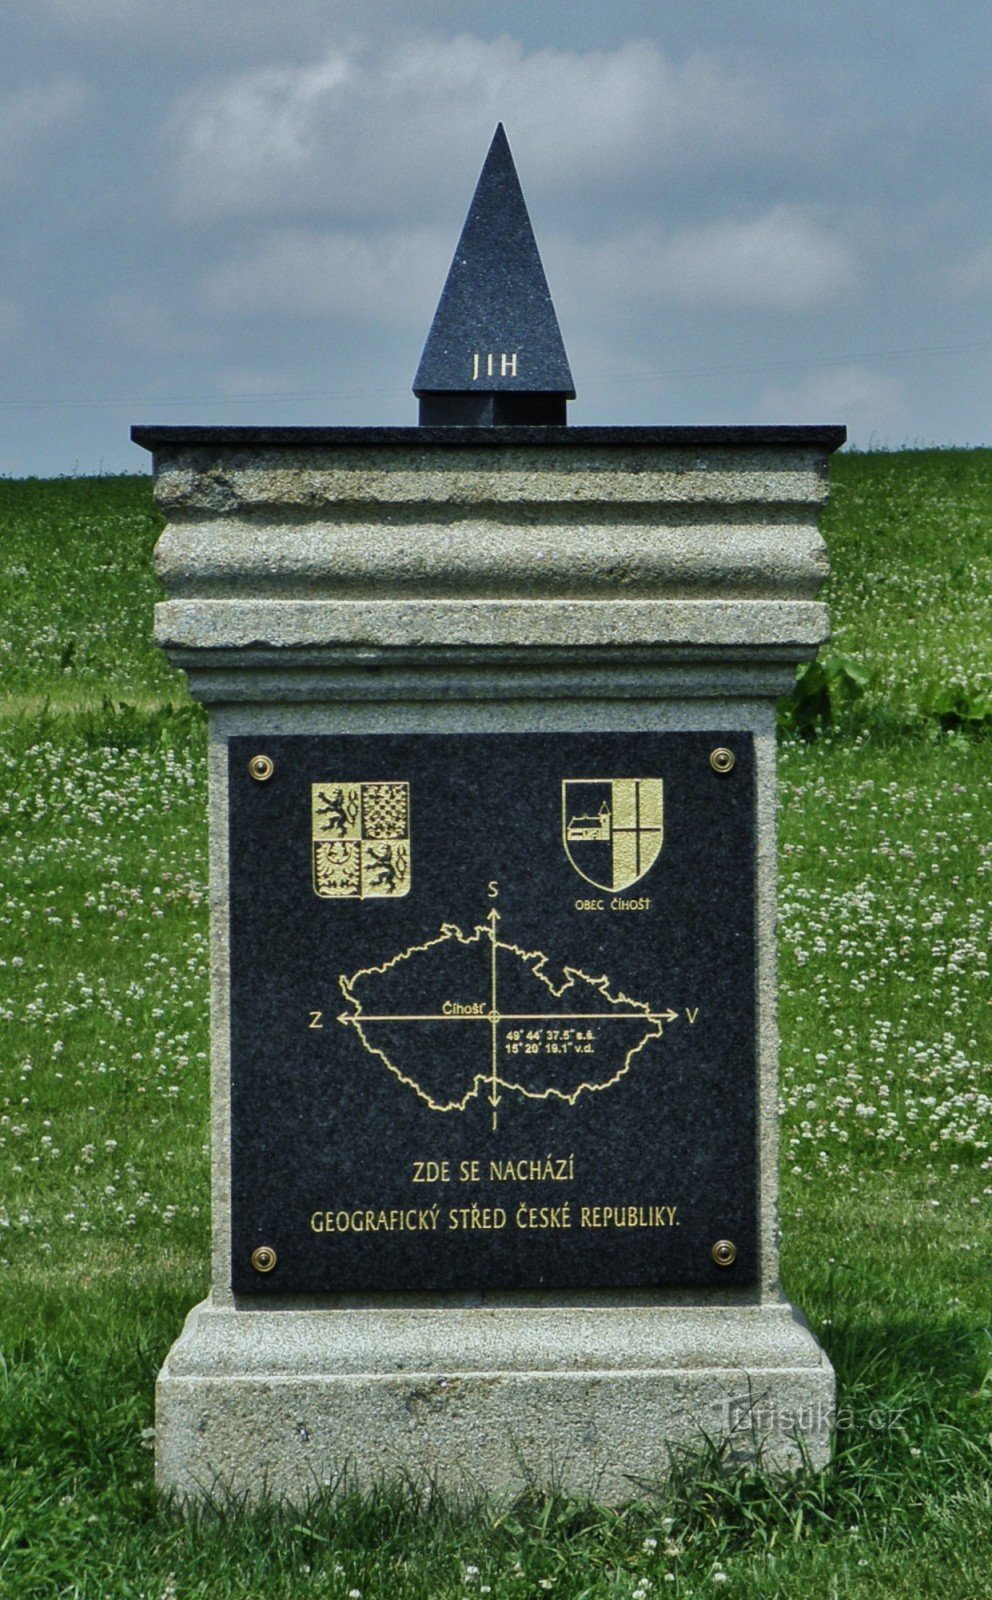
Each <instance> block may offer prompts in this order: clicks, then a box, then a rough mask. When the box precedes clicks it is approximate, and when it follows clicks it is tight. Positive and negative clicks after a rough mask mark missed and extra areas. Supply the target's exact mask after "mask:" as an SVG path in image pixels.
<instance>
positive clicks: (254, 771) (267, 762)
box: [248, 756, 276, 783]
mask: <svg viewBox="0 0 992 1600" xmlns="http://www.w3.org/2000/svg"><path fill="white" fill-rule="evenodd" d="M275 770H276V764H275V762H274V761H273V759H272V757H271V756H252V758H251V760H250V761H249V763H248V771H249V772H250V773H251V775H252V777H253V778H255V779H257V781H258V782H259V783H264V782H265V780H266V778H271V776H272V774H273V773H274V772H275Z"/></svg>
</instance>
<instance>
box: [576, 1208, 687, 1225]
mask: <svg viewBox="0 0 992 1600" xmlns="http://www.w3.org/2000/svg"><path fill="white" fill-rule="evenodd" d="M677 1212H678V1206H582V1207H581V1209H580V1212H579V1226H580V1227H582V1228H678V1227H680V1226H681V1224H680V1223H679V1220H678V1216H677Z"/></svg>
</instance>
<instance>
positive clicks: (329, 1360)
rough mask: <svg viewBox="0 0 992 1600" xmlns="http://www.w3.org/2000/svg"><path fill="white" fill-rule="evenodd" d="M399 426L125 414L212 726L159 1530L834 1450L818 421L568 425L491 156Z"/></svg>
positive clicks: (625, 1478)
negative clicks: (370, 1500) (790, 1044)
mask: <svg viewBox="0 0 992 1600" xmlns="http://www.w3.org/2000/svg"><path fill="white" fill-rule="evenodd" d="M414 387H415V392H416V393H417V395H418V396H419V398H420V407H421V413H420V426H418V427H404V428H324V427H307V428H304V427H294V428H218V427H211V428H197V427H178V428H177V427H171V428H170V427H140V428H135V429H134V430H133V437H134V438H135V439H136V440H137V441H138V442H139V443H141V444H143V445H146V446H147V447H148V448H149V449H151V450H152V451H153V452H154V457H155V478H156V495H157V499H158V503H159V505H160V506H161V508H162V510H163V511H164V512H165V515H166V518H167V527H166V529H165V532H164V533H163V535H162V538H161V541H160V543H159V547H158V566H159V572H160V575H161V578H162V581H163V584H164V586H165V590H166V594H167V599H166V600H165V601H164V602H163V603H162V604H161V605H160V606H159V607H158V611H157V622H156V629H157V637H158V640H159V642H160V643H161V645H162V646H163V648H164V649H165V650H166V652H167V654H168V656H169V659H170V660H171V661H173V662H174V663H176V664H177V665H179V666H181V667H182V668H184V669H185V671H186V672H187V673H188V674H189V680H190V685H191V688H192V692H193V694H194V695H195V696H196V697H197V698H199V699H200V700H201V701H203V702H204V703H205V704H206V705H207V707H208V709H209V713H210V831H211V888H210V894H211V916H212V930H213V931H212V938H213V959H212V986H213V988H212V1057H213V1066H212V1071H213V1089H212V1105H213V1130H212V1133H213V1240H214V1245H213V1275H212V1288H211V1292H210V1295H209V1298H208V1299H207V1300H206V1301H204V1302H203V1304H202V1305H199V1306H197V1307H195V1308H194V1309H193V1310H192V1311H191V1312H190V1315H189V1318H188V1320H187V1323H186V1326H185V1328H184V1330H183V1332H182V1334H181V1335H180V1337H179V1339H178V1340H177V1342H176V1344H175V1345H174V1347H173V1349H172V1350H171V1352H170V1354H169V1356H168V1359H167V1361H166V1363H165V1366H164V1367H163V1369H162V1373H161V1375H160V1377H159V1383H158V1392H157V1432H156V1450H157V1470H158V1481H159V1484H160V1486H161V1487H162V1488H163V1489H164V1490H168V1491H171V1492H173V1493H174V1494H176V1495H177V1496H178V1497H180V1498H181V1499H185V1500H195V1499H197V1498H198V1497H202V1496H208V1495H224V1494H228V1493H230V1494H234V1495H237V1496H239V1497H247V1498H248V1499H249V1500H251V1499H254V1498H257V1497H259V1496H261V1495H264V1494H269V1495H273V1496H277V1497H282V1498H285V1499H288V1500H291V1501H298V1502H299V1501H304V1500H305V1499H306V1498H307V1497H308V1496H309V1495H311V1494H313V1493H314V1492H317V1491H319V1490H321V1489H322V1488H323V1487H325V1486H328V1485H337V1484H339V1483H341V1482H342V1481H347V1482H350V1483H352V1484H354V1483H358V1484H370V1483H372V1482H375V1481H380V1480H382V1479H390V1478H397V1479H398V1478H402V1479H403V1480H405V1481H410V1480H415V1481H416V1480H420V1481H425V1482H426V1481H431V1482H435V1483H439V1484H441V1485H443V1486H445V1487H447V1488H449V1489H452V1490H455V1491H457V1490H460V1489H469V1490H472V1491H476V1490H478V1489H480V1488H481V1489H483V1490H486V1491H488V1492H491V1493H493V1494H496V1495H504V1494H507V1493H512V1492H514V1491H515V1490H517V1489H520V1488H522V1487H523V1486H524V1485H527V1484H533V1483H538V1484H542V1483H543V1484H547V1485H550V1484H552V1483H553V1484H555V1485H558V1486H561V1487H564V1488H566V1489H567V1490H569V1491H570V1492H573V1493H577V1494H588V1495H592V1496H595V1497H598V1498H600V1499H602V1500H606V1501H618V1500H622V1499H624V1498H625V1497H628V1496H630V1495H632V1494H634V1493H636V1492H638V1490H639V1489H641V1488H643V1486H644V1485H645V1484H649V1483H651V1482H653V1481H656V1480H658V1479H659V1478H660V1477H662V1476H663V1475H664V1474H665V1472H666V1469H667V1468H668V1465H669V1462H670V1455H671V1451H672V1450H673V1448H676V1447H678V1446H685V1445H690V1446H691V1445H692V1444H694V1443H696V1442H699V1441H701V1440H702V1439H703V1438H704V1437H706V1438H709V1439H717V1440H720V1439H724V1438H727V1437H728V1436H729V1438H730V1440H731V1448H732V1449H733V1450H734V1451H735V1452H739V1453H740V1454H741V1455H742V1456H747V1457H751V1458H753V1457H754V1456H756V1455H759V1454H760V1456H761V1458H762V1459H763V1460H764V1461H765V1462H767V1463H769V1464H771V1465H773V1466H776V1467H781V1468H784V1469H785V1468H791V1467H795V1466H796V1465H798V1464H799V1463H800V1462H801V1461H802V1460H803V1459H809V1460H811V1461H812V1462H813V1463H815V1464H820V1463H822V1462H823V1461H824V1460H825V1459H826V1457H827V1453H828V1450H829V1438H830V1421H831V1414H832V1407H833V1400H834V1380H833V1372H832V1369H831V1366H830V1363H829V1361H828V1360H827V1358H826V1356H825V1355H824V1353H823V1351H822V1350H821V1349H820V1347H819V1345H818V1344H817V1342H816V1340H815V1339H814V1338H813V1337H812V1335H811V1334H810V1332H809V1330H808V1329H807V1327H806V1325H805V1323H804V1321H803V1319H802V1317H801V1315H800V1314H799V1313H798V1312H797V1311H796V1310H795V1309H794V1308H793V1307H792V1306H791V1305H790V1304H789V1303H788V1301H787V1300H785V1299H784V1298H783V1295H782V1291H781V1288H780V1285H779V1268H778V1260H779V1257H778V1230H777V1221H776V1190H777V1164H778V1127H777V1105H776V1050H777V1036H776V1024H775V702H776V699H777V697H778V696H780V695H781V694H782V693H783V692H785V691H786V690H787V689H788V688H789V686H790V684H791V682H792V678H793V673H794V669H795V666H796V663H797V662H798V661H800V660H803V659H807V658H809V657H810V656H811V655H812V654H813V653H814V652H815V651H816V648H817V646H818V645H819V644H820V643H821V641H822V640H823V639H824V638H825V637H826V633H827V618H826V613H825V608H824V607H823V606H822V605H821V604H820V603H818V601H817V598H816V596H817V591H818V589H819V588H820V585H821V583H822V582H823V579H824V576H825V573H826V556H825V552H824V547H823V544H822V541H821V539H820V537H819V534H818V531H817V520H818V514H819V510H820V507H821V505H822V503H823V501H824V499H825V497H826V492H827V490H826V469H827V461H828V457H829V454H830V452H831V451H833V450H834V449H835V448H836V447H837V446H838V445H839V444H840V443H841V442H842V440H843V437H844V432H843V429H840V428H836V427H781V428H768V427H760V428H757V427H736V428H715V427H713V428H699V427H695V428H689V427H618V428H613V427H595V428H588V427H587V428H571V427H568V426H567V425H566V420H565V408H566V404H567V401H568V400H569V399H570V398H571V397H572V396H573V395H574V387H573V384H572V377H571V372H570V370H569V365H568V361H567V358H566V356H565V350H564V345H563V343H562V339H561V334H560V332H559V328H558V322H557V319H556V317H555V313H554V308H553V306H552V302H551V297H550V295H549V292H548V286H547V283H546V281H545V277H544V272H543V269H542V267H541V263H540V258H539V256H538V252H537V247H536V245H535V242H534V236H533V233H532V231H531V226H530V221H529V218H528V215H527V209H526V206H525V204H524V201H523V197H522V195H521V192H520V187H519V184H518V181H517V176H516V172H515V170H514V166H513V161H512V158H511V156H510V152H509V147H508V145H507V143H506V138H505V135H504V134H503V131H502V129H499V130H498V131H497V134H496V137H495V139H494V141H493V145H492V148H491V150H490V153H489V156H488V158H487V161H486V165H485V167H484V169H483V174H482V177H481V179H480V182H479V188H478V190H477V192H476V195H475V198H474V200H473V202H472V207H471V210H470V211H469V215H468V220H467V222H466V225H465V229H464V232H463V234H462V237H461V240H460V242H459V246H458V249H457V251H456V254H455V259H454V261H453V263H452V267H451V271H450V273H449V276H448V280H447V282H446V284H445V286H444V291H443V294H442V297H441V301H440V304H439V306H438V310H437V315H436V317H435V320H434V324H433V326H432V328H431V330H430V335H429V337H428V340H427V345H426V348H425V351H424V355H423V359H422V361H421V364H420V368H419V370H418V373H417V377H416V381H415V385H414Z"/></svg>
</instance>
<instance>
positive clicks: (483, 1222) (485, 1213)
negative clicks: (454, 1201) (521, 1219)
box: [448, 1206, 506, 1233]
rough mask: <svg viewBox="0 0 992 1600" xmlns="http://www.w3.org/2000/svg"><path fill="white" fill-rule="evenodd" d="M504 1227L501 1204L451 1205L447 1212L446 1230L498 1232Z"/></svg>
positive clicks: (504, 1218) (451, 1231) (504, 1221)
mask: <svg viewBox="0 0 992 1600" xmlns="http://www.w3.org/2000/svg"><path fill="white" fill-rule="evenodd" d="M505 1227H506V1212H505V1211H504V1210H503V1207H502V1206H453V1207H452V1208H451V1210H450V1211H449V1212H448V1231H449V1233H457V1232H482V1233H498V1232H499V1231H500V1229H501V1228H505Z"/></svg>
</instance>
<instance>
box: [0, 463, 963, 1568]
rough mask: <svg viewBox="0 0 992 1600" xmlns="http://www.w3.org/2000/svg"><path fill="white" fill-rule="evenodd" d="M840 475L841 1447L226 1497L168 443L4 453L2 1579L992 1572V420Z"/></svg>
mask: <svg viewBox="0 0 992 1600" xmlns="http://www.w3.org/2000/svg"><path fill="white" fill-rule="evenodd" d="M833 483H834V490H833V499H832V502H831V506H830V509H829V512H828V516H827V519H826V532H827V535H828V539H829V541H830V546H831V555H832V560H833V566H834V575H833V577H832V579H831V583H830V591H829V599H830V602H831V606H832V610H833V617H834V625H835V634H836V637H835V641H834V643H833V645H832V646H831V647H830V652H829V653H828V659H834V660H841V661H842V660H844V659H846V660H848V661H849V662H850V663H853V672H854V674H855V677H857V676H860V675H862V674H863V675H864V677H865V682H864V686H863V692H862V693H861V694H860V695H859V696H857V698H851V699H845V698H844V696H843V689H844V683H845V682H847V680H846V679H845V680H844V681H842V682H840V683H839V685H838V694H839V695H840V699H839V700H838V699H837V698H836V697H835V706H834V712H835V716H834V722H833V725H832V726H830V727H828V728H827V729H826V730H825V731H821V732H820V733H819V735H818V736H817V737H816V738H813V739H811V740H810V741H808V742H805V741H802V740H799V739H796V738H794V737H789V738H783V743H782V748H781V779H782V789H781V799H782V807H781V1005H782V1080H781V1083H782V1108H783V1134H782V1153H783V1184H784V1190H783V1208H782V1209H783V1223H784V1227H785V1256H784V1267H785V1277H786V1286H787V1289H788V1291H789V1293H790V1294H791V1295H792V1297H793V1298H794V1299H796V1300H797V1301H798V1303H799V1304H800V1305H802V1306H803V1307H804V1308H805V1310H806V1311H807V1313H808V1315H809V1316H810V1320H811V1322H812V1325H813V1327H814V1329H815V1331H816V1332H817V1334H818V1335H819V1337H820V1338H821V1339H822V1340H823V1342H824V1343H825V1345H826V1347H827V1349H828V1351H829V1352H830V1355H831V1357H832V1359H833V1361H834V1363H835V1365H836V1367H837V1371H838V1376H839V1381H840V1411H839V1426H838V1431H837V1439H836V1453H835V1458H834V1461H833V1463H832V1465H831V1466H830V1467H829V1468H828V1470H827V1471H825V1472H824V1473H822V1474H820V1475H819V1476H817V1477H809V1478H806V1477H799V1478H797V1479H795V1480H789V1481H785V1482H775V1481H771V1482H769V1481H767V1480H765V1479H764V1478H763V1477H762V1476H761V1474H760V1473H741V1472H739V1471H733V1470H731V1469H730V1468H729V1467H728V1466H727V1465H726V1464H725V1463H723V1462H722V1461H720V1460H719V1459H718V1458H717V1457H715V1456H714V1457H712V1458H711V1459H709V1460H701V1461H699V1460H697V1461H694V1462H685V1463H681V1464H680V1465H679V1467H678V1470H677V1471H676V1473H675V1475H674V1477H673V1479H672V1481H671V1483H669V1484H668V1485H666V1486H665V1487H664V1488H662V1489H660V1490H659V1491H658V1493H657V1494H656V1495H655V1496H653V1497H648V1498H645V1499H642V1500H640V1501H638V1502H636V1503H633V1504H632V1505H631V1506H630V1507H628V1508H627V1509H625V1510H624V1511H622V1512H604V1511H602V1510H598V1509H596V1508H594V1507H590V1506H582V1505H575V1504H571V1503H569V1502H566V1501H563V1500H555V1499H548V1498H542V1497H540V1496H533V1497H527V1498H525V1499H524V1500H522V1501H521V1502H520V1503H519V1504H517V1505H516V1506H514V1507H513V1508H512V1510H510V1511H504V1512H503V1513H502V1514H501V1515H500V1516H498V1517H497V1516H495V1515H494V1514H492V1513H490V1512H487V1510H486V1509H485V1508H484V1507H476V1508H474V1509H472V1508H466V1507H461V1508H456V1507H452V1506H446V1505H443V1504H441V1503H439V1502H437V1501H435V1502H433V1503H420V1504H417V1503H414V1502H413V1501H411V1500H410V1499H405V1500H404V1499H403V1498H401V1497H398V1496H396V1495H391V1494H389V1493H388V1492H385V1491H384V1492H383V1493H382V1494H381V1495H380V1496H378V1497H376V1498H373V1499H372V1500H371V1501H370V1502H368V1503H366V1504H361V1503H359V1502H356V1501H352V1500H347V1499H346V1500H344V1501H339V1502H337V1503H321V1504H316V1505H314V1507H313V1508H312V1509H311V1511H310V1512H308V1513H307V1514H306V1515H305V1516H301V1515H300V1514H280V1513H278V1512H276V1511H264V1512H260V1513H254V1514H251V1515H247V1514H238V1513H236V1512H235V1513H232V1514H231V1515H229V1516H228V1517H226V1518H224V1519H216V1518H213V1519H211V1518H207V1519H203V1520H200V1521H192V1522H190V1521H186V1520H184V1519H182V1518H178V1517H175V1516H173V1515H171V1514H170V1513H168V1512H166V1511H164V1510H162V1509H161V1508H159V1507H158V1506H157V1505H156V1502H155V1499H154V1495H153V1492H152V1483H151V1454H150V1450H149V1445H150V1442H151V1441H150V1439H149V1436H148V1432H147V1430H148V1429H149V1428H150V1427H151V1424H152V1386H153V1381H154V1376H155V1373H156V1371H157V1368H158V1366H159V1364H160V1362H161V1360H162V1358H163V1356H164V1354H165V1352H166V1350H167V1349H168V1347H169V1345H170V1343H171V1342H172V1340H173V1339H174V1338H175V1336H176V1334H177V1332H178V1330H179V1328H180V1325H181V1322H182V1318H183V1316H184V1314H185V1312H186V1310H187V1309H188V1307H189V1306H190V1305H191V1304H192V1302H193V1301H194V1300H196V1299H198V1298H199V1297H200V1296H201V1295H202V1294H203V1293H204V1291H205V1289H206V1286H207V1251H208V1224H209V1218H208V1155H207V1144H206V1140H207V1109H208V1092H207V1048H208V1047H207V1026H206V1001H207V986H208V970H207V908H206V901H205V892H204V891H205V870H206V866H205V862H206V850H205V846H206V838H205V798H204V738H203V726H202V721H201V718H200V714H199V713H198V711H196V709H195V708H193V707H191V706H190V705H189V702H188V699H187V696H186V691H185V687H184V683H183V681H182V679H181V678H180V677H179V676H178V675H177V674H175V673H173V672H172V671H171V670H170V669H169V668H168V667H167V666H166V665H165V663H164V661H162V660H161V659H160V658H159V656H158V654H157V653H156V651H155V650H154V648H153V647H152V646H151V644H150V642H149V632H150V619H151V606H152V602H153V600H154V581H153V578H152V576H151V551H152V547H153V544H154V540H155V537H156V533H157V519H156V515H155V513H154V510H153V508H152V505H151V498H150V491H149V485H148V483H147V481H146V480H144V479H136V478H135V479H105V480H66V481H58V482H51V483H34V482H25V483H17V482H0V597H2V610H3V615H4V618H5V623H4V630H3V637H2V639H0V678H2V690H0V695H2V698H0V718H2V738H0V773H2V784H0V828H2V830H3V852H2V857H0V859H2V893H0V1019H2V1022H3V1025H4V1028H3V1036H4V1049H3V1057H2V1080H0V1595H2V1596H3V1597H4V1600H6V1597H8V1596H9V1597H12V1600H29V1597H30V1600H35V1597H38V1600H41V1597H46V1600H47V1597H55V1596H79V1597H86V1600H97V1597H100V1600H118V1597H119V1600H124V1597H134V1600H137V1597H142V1600H187V1597H200V1596H202V1597H210V1600H228V1597H230V1600H249V1597H251V1600H255V1597H259V1600H261V1597H275V1596H279V1597H288V1596H290V1595H292V1596H297V1595H303V1596H309V1595H314V1596H329V1597H330V1596H333V1597H340V1600H347V1597H348V1596H349V1595H350V1596H352V1597H355V1596H356V1595H358V1594H360V1595H361V1596H362V1597H363V1600H373V1597H376V1600H377V1597H380V1596H387V1595H388V1596H389V1600H408V1597H409V1600H413V1597H418V1600H419V1597H423V1600H427V1597H428V1596H429V1597H442V1600H461V1597H471V1596H475V1595H491V1596H493V1597H494V1600H525V1597H530V1596H543V1595H545V1594H550V1595H552V1596H559V1597H561V1600H579V1597H593V1596H595V1597H597V1600H600V1597H602V1600H606V1597H611V1600H612V1597H628V1596H630V1597H637V1600H648V1597H653V1596H659V1595H671V1596H673V1597H678V1600H686V1597H689V1596H695V1597H703V1596H711V1595H718V1594H719V1595H726V1596H730V1595H734V1596H747V1597H752V1596H753V1597H759V1596H761V1597H768V1600H771V1597H773V1596H781V1597H783V1600H784V1597H785V1596H790V1597H791V1596H794V1595H795V1594H797V1593H800V1592H801V1593H802V1594H803V1595H804V1596H806V1597H808V1600H819V1597H821V1596H822V1597H823V1600H846V1597H851V1600H861V1597H867V1596H882V1595H885V1596H895V1597H903V1596H905V1597H909V1596H914V1597H917V1596H929V1595H934V1596H938V1595H939V1596H940V1597H941V1600H954V1597H959V1596H960V1597H961V1600H974V1597H976V1596H983V1595H992V1340H990V1331H989V1330H990V1329H992V1282H990V1273H989V1238H990V1228H989V1219H990V1215H992V1211H990V1207H992V1118H990V1110H992V982H990V979H989V943H990V941H989V925H990V917H992V913H990V887H992V883H990V879H992V784H990V777H992V736H987V732H986V725H992V708H990V707H989V701H990V699H992V655H990V641H992V452H987V451H984V452H983V451H970V452H951V451H947V452H914V453H910V454H893V455H864V456H859V455H850V456H845V457H840V458H838V459H837V460H836V461H835V463H834V472H833ZM852 684H853V686H854V688H857V683H856V682H855V679H854V678H853V677H852V678H851V680H850V682H849V683H848V687H850V686H851V685H852Z"/></svg>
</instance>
